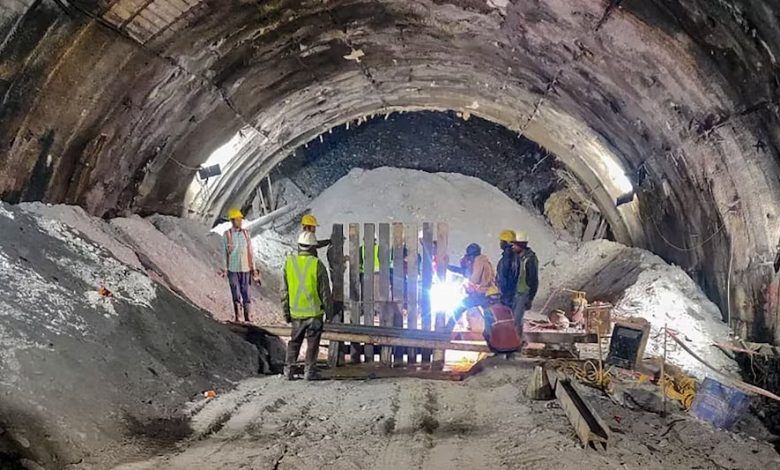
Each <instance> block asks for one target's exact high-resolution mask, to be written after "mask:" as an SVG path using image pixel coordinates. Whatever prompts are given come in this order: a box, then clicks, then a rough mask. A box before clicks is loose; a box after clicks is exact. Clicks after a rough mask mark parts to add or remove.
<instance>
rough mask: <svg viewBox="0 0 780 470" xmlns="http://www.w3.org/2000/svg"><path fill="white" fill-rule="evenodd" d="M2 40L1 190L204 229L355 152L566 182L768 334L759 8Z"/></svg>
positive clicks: (406, 163) (154, 16) (74, 10)
mask: <svg viewBox="0 0 780 470" xmlns="http://www.w3.org/2000/svg"><path fill="white" fill-rule="evenodd" d="M0 38H2V41H0V94H1V95H2V102H1V103H2V104H0V168H2V171H0V199H2V201H4V202H6V203H9V204H19V203H25V202H34V201H40V202H43V203H46V204H67V205H74V206H80V207H81V208H83V209H84V210H85V211H86V213H88V214H89V215H91V216H96V217H98V218H102V219H105V220H107V221H110V220H111V219H114V218H117V217H132V216H134V215H135V216H144V217H145V216H149V215H152V214H161V215H163V216H175V217H182V218H184V219H190V220H191V221H193V222H199V223H203V224H207V225H209V226H214V225H216V224H218V223H220V222H223V221H224V215H225V213H226V212H227V210H228V209H230V208H233V207H238V208H242V209H244V210H245V212H250V213H251V212H252V204H253V201H254V200H255V199H256V198H257V197H258V191H260V192H262V191H264V190H263V189H258V188H263V185H264V184H265V183H266V182H268V181H278V180H280V179H284V178H287V179H293V180H295V179H297V180H298V185H299V187H301V186H302V187H304V189H305V191H304V192H306V193H307V195H308V196H310V197H316V196H317V195H318V194H320V193H322V192H323V191H324V190H325V189H327V188H328V187H330V186H331V185H333V184H335V183H336V181H337V180H338V179H339V178H341V177H342V176H344V175H346V174H347V173H349V171H350V170H352V169H353V168H366V169H371V168H379V167H397V168H406V169H415V170H422V171H426V172H454V173H462V174H464V175H467V176H473V177H476V178H480V179H482V180H484V181H486V182H487V183H489V184H491V185H493V186H495V187H497V188H498V189H499V190H500V191H501V192H503V193H504V194H505V195H507V196H508V197H510V198H511V199H513V200H514V201H516V202H517V203H518V204H520V205H522V206H524V207H526V208H528V209H530V210H534V211H536V213H539V214H544V211H545V202H546V201H547V200H548V199H549V198H550V197H551V195H552V194H554V193H556V192H559V191H562V190H571V191H575V192H576V193H577V194H578V195H579V198H578V204H579V206H578V208H579V209H581V210H582V212H583V214H584V216H583V226H584V225H585V224H587V222H588V221H589V220H595V219H598V220H603V221H604V223H605V224H606V227H607V228H606V232H605V235H604V237H605V238H609V239H611V240H613V241H615V242H619V243H621V244H623V245H626V246H629V247H636V248H642V249H645V250H648V251H650V252H652V253H654V254H655V255H658V256H659V257H660V258H662V259H663V260H664V261H665V262H667V263H670V264H673V265H677V266H679V267H681V268H682V269H683V270H684V271H685V272H686V273H687V274H688V275H689V276H690V277H691V278H692V279H693V280H694V281H695V282H696V283H697V284H698V286H700V288H701V289H702V290H703V291H704V293H705V294H706V296H707V297H708V298H709V299H710V300H711V301H712V302H714V303H715V305H717V307H718V308H719V310H720V314H721V316H722V319H723V321H724V322H725V323H726V324H727V325H728V327H729V328H730V330H731V331H732V332H733V334H734V336H736V337H739V338H742V339H744V340H747V341H754V342H761V343H772V344H776V345H777V344H780V328H779V326H780V314H779V313H778V311H779V310H778V303H777V302H778V299H777V292H778V288H777V281H776V279H775V278H776V274H777V270H778V261H777V259H778V258H777V257H778V256H780V251H778V246H780V239H779V238H778V236H779V235H780V219H778V217H780V214H779V213H778V211H779V210H780V166H779V165H778V161H779V158H780V101H779V100H780V98H779V96H780V65H779V64H778V57H780V6H778V5H777V4H776V3H775V2H774V1H771V0H717V1H706V0H584V1H583V0H528V1H519V0H514V1H513V0H329V1H324V0H322V1H320V0H310V1H309V0H306V1H290V0H274V1H260V0H225V1H216V0H214V1H212V0H150V1H139V0H72V1H70V0H2V1H0ZM420 142H423V143H422V144H420ZM415 146H417V147H418V148H415ZM419 147H421V148H419ZM388 148H390V149H393V148H394V149H396V150H395V151H392V152H391V151H387V149H388ZM215 165H218V168H219V170H218V171H217V172H216V173H217V174H214V175H206V176H208V177H207V178H206V177H204V173H203V171H204V169H206V168H209V167H212V169H213V167H214V166H215ZM265 195H266V196H267V195H268V194H267V193H266V194H265ZM295 209H296V210H299V211H301V210H303V209H304V207H296V208H295ZM570 235H572V236H574V237H575V238H577V239H579V240H581V239H582V237H583V233H582V231H581V230H580V229H577V230H575V231H574V233H570ZM141 262H143V263H144V265H145V266H144V267H147V268H148V266H146V263H145V262H144V260H143V259H141ZM166 302H169V300H167V299H166ZM171 302H172V301H171ZM225 347H227V346H225ZM0 442H2V441H0ZM0 449H1V448H0ZM52 452H53V451H52Z"/></svg>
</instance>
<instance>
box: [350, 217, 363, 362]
mask: <svg viewBox="0 0 780 470" xmlns="http://www.w3.org/2000/svg"><path fill="white" fill-rule="evenodd" d="M359 259H360V225H359V224H349V306H350V317H349V323H351V324H353V325H357V324H359V323H360V308H361V304H360V269H359V266H360V263H359ZM357 346H358V345H355V344H353V345H352V346H351V347H350V351H349V357H350V361H351V362H352V363H353V364H354V363H358V362H360V348H358V347H357Z"/></svg>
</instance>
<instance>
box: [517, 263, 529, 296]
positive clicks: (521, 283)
mask: <svg viewBox="0 0 780 470" xmlns="http://www.w3.org/2000/svg"><path fill="white" fill-rule="evenodd" d="M527 263H528V254H527V253H526V254H524V255H523V256H522V257H520V272H519V273H518V276H517V293H518V294H520V295H526V294H528V293H529V292H531V288H530V287H529V286H528V273H527V272H526V269H525V266H526V264H527Z"/></svg>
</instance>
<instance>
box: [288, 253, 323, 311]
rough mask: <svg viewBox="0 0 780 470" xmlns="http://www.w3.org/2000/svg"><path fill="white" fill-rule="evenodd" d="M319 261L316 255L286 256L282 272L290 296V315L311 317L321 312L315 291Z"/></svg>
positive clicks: (320, 303)
mask: <svg viewBox="0 0 780 470" xmlns="http://www.w3.org/2000/svg"><path fill="white" fill-rule="evenodd" d="M319 262H320V260H319V259H317V257H316V256H305V255H297V256H296V255H293V256H288V257H287V262H286V263H285V267H284V274H285V277H286V278H287V290H288V292H289V297H290V316H291V317H293V318H313V317H319V316H321V315H322V314H323V311H322V300H321V299H320V294H319V292H318V291H317V267H318V266H319Z"/></svg>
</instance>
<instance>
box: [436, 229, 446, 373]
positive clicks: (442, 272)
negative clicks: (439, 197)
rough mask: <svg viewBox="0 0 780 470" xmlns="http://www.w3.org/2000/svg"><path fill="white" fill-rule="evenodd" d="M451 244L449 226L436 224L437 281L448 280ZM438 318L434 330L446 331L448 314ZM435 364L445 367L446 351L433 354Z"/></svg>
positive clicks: (438, 313) (440, 313)
mask: <svg viewBox="0 0 780 470" xmlns="http://www.w3.org/2000/svg"><path fill="white" fill-rule="evenodd" d="M448 243H449V228H448V227H447V224H444V223H441V222H440V223H438V224H436V247H435V249H434V250H433V252H434V253H435V255H436V273H435V274H436V277H437V281H443V280H445V279H446V278H447V264H448V259H447V258H448V257H447V245H448ZM433 313H434V315H435V316H436V317H435V318H436V321H435V323H434V328H435V330H436V331H444V329H445V327H446V325H445V324H446V322H447V320H446V315H447V313H446V312H441V311H437V312H433ZM433 363H434V365H435V367H437V368H441V367H444V350H443V349H437V350H436V351H434V352H433Z"/></svg>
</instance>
